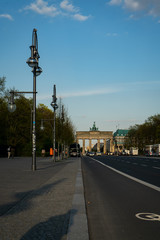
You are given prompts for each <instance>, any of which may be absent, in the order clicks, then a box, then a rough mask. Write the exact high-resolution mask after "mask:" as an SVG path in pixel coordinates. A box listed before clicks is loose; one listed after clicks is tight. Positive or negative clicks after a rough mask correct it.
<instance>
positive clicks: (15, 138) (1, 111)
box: [0, 77, 74, 156]
mask: <svg viewBox="0 0 160 240" xmlns="http://www.w3.org/2000/svg"><path fill="white" fill-rule="evenodd" d="M8 99H9V90H6V89H5V77H1V78H0V156H2V155H4V154H5V155H6V154H7V148H8V146H12V147H13V148H15V154H16V155H18V156H28V155H31V154H32V98H30V99H28V98H25V96H24V95H22V94H19V95H18V94H17V97H16V98H15V104H16V111H15V112H13V113H10V112H9V111H8ZM61 107H62V104H60V106H59V108H58V110H57V114H56V148H58V147H59V149H60V150H61V149H62V145H64V144H65V145H66V146H69V145H70V144H71V143H72V142H73V141H74V127H73V124H72V122H71V120H70V118H69V117H68V115H67V112H66V111H65V109H64V106H63V109H64V114H63V116H62V111H61ZM53 118H54V113H53V111H52V110H50V109H49V108H48V107H47V106H45V105H43V104H39V105H38V107H37V108H36V139H37V155H40V154H41V150H42V149H45V150H46V153H48V154H49V149H50V148H51V147H53ZM42 119H43V120H44V121H43V125H44V130H43V131H42V130H41V128H40V127H41V121H42Z"/></svg>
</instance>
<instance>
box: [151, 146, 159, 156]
mask: <svg viewBox="0 0 160 240" xmlns="http://www.w3.org/2000/svg"><path fill="white" fill-rule="evenodd" d="M152 155H153V156H160V144H153V147H152Z"/></svg>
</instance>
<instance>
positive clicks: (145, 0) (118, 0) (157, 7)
mask: <svg viewBox="0 0 160 240" xmlns="http://www.w3.org/2000/svg"><path fill="white" fill-rule="evenodd" d="M108 4H109V5H112V6H114V5H115V6H117V5H121V6H122V7H123V8H125V9H128V10H130V11H133V12H137V11H138V12H140V11H142V12H144V13H145V14H147V15H151V16H154V17H158V16H160V0H110V1H109V2H108Z"/></svg>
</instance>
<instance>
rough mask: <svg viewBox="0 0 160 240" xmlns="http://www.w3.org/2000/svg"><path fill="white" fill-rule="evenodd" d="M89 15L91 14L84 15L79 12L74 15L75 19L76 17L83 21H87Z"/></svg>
mask: <svg viewBox="0 0 160 240" xmlns="http://www.w3.org/2000/svg"><path fill="white" fill-rule="evenodd" d="M89 17H90V16H84V15H82V14H79V13H77V14H74V15H73V18H74V19H76V20H78V21H81V22H83V21H86V20H87V19H88V18H89Z"/></svg>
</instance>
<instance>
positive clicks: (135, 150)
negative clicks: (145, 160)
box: [130, 147, 138, 155]
mask: <svg viewBox="0 0 160 240" xmlns="http://www.w3.org/2000/svg"><path fill="white" fill-rule="evenodd" d="M130 155H138V148H136V147H131V148H130Z"/></svg>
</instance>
